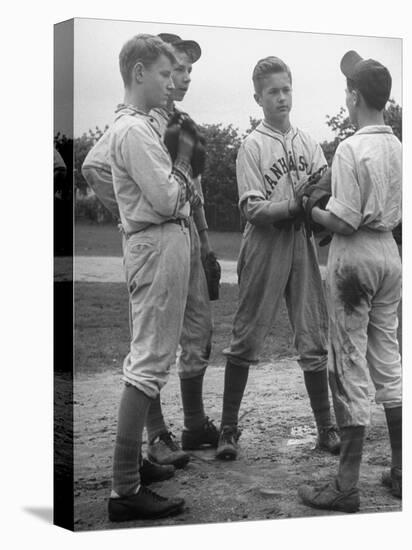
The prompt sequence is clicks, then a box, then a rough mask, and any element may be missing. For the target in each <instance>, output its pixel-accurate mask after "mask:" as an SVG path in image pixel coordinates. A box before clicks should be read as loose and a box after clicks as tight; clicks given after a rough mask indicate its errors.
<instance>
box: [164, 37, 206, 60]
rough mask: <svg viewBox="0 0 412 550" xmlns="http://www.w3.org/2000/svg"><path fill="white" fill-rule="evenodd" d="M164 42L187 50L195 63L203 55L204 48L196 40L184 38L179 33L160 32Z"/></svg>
mask: <svg viewBox="0 0 412 550" xmlns="http://www.w3.org/2000/svg"><path fill="white" fill-rule="evenodd" d="M157 36H158V37H159V38H160V39H161V40H163V42H167V43H168V44H171V45H172V46H175V47H177V48H179V49H182V50H184V51H185V53H186V54H187V55H188V56H189V57H190V60H191V62H192V63H195V62H196V61H197V60H198V59H199V57H200V56H201V55H202V50H201V49H200V46H199V44H198V43H197V42H195V41H194V40H182V39H181V38H180V36H177V34H169V33H165V32H164V33H160V34H158V35H157Z"/></svg>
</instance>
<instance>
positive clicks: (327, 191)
mask: <svg viewBox="0 0 412 550" xmlns="http://www.w3.org/2000/svg"><path fill="white" fill-rule="evenodd" d="M331 175H332V172H331V170H330V168H327V169H326V170H325V169H323V168H322V169H321V170H319V171H318V172H315V173H314V174H312V175H311V177H310V178H309V180H308V182H307V184H306V185H305V187H304V189H303V190H302V199H303V197H306V200H305V201H303V208H304V210H305V216H306V223H307V224H308V225H309V227H310V229H311V230H312V231H313V233H315V234H316V233H322V232H325V228H324V227H323V225H320V224H318V223H315V222H314V221H313V219H312V210H313V208H314V207H315V206H318V207H319V208H322V210H324V209H325V208H326V204H327V202H328V200H329V199H330V197H331V181H332V178H331ZM331 239H332V236H331V235H330V234H329V233H328V234H327V235H326V236H325V237H324V238H323V239H322V240H321V241H320V243H319V245H320V246H325V245H326V244H328V243H329V242H330V241H331Z"/></svg>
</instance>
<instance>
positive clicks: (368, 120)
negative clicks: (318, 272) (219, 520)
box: [299, 51, 402, 512]
mask: <svg viewBox="0 0 412 550" xmlns="http://www.w3.org/2000/svg"><path fill="white" fill-rule="evenodd" d="M341 71H342V72H343V74H344V75H345V77H346V83H347V89H346V106H347V109H348V112H349V117H350V120H351V122H352V124H354V125H355V126H356V127H357V132H356V133H355V134H354V135H353V136H351V137H349V138H347V139H346V140H345V141H343V142H342V143H341V144H340V145H339V147H338V148H337V150H336V154H335V157H334V160H333V164H332V196H331V198H330V200H329V202H328V203H327V205H326V210H321V209H320V208H318V207H315V208H313V210H312V218H313V220H314V221H315V222H317V223H320V224H322V225H323V226H324V227H326V228H327V229H329V230H330V231H332V232H333V233H334V236H333V240H332V243H331V246H330V250H329V258H328V265H327V287H326V288H327V300H328V312H329V350H330V351H329V364H328V368H329V377H330V381H331V388H332V393H333V400H334V407H335V414H336V420H337V423H338V426H339V428H340V433H341V440H342V443H341V452H340V463H339V469H338V473H337V476H336V478H335V479H334V480H333V482H331V483H328V484H326V485H324V486H322V487H320V488H313V487H310V486H303V487H301V488H300V490H299V495H300V497H301V499H302V500H303V502H304V503H305V504H307V505H308V506H312V507H314V508H322V509H326V510H339V511H343V512H356V511H357V510H358V509H359V505H360V499H359V489H358V481H359V471H360V465H361V460H362V448H363V441H364V435H365V426H367V425H368V424H369V422H370V408H369V398H368V373H369V375H370V377H371V379H372V381H373V384H374V386H375V390H376V394H375V398H376V401H377V403H382V405H383V407H384V409H385V415H386V420H387V424H388V430H389V439H390V444H391V450H392V466H391V470H390V471H388V472H385V473H384V474H383V477H382V481H383V483H384V484H385V485H387V486H388V487H389V488H390V490H391V492H392V494H393V495H394V496H395V497H398V498H401V497H402V387H401V362H400V354H399V346H398V341H397V326H398V316H397V311H398V306H399V302H400V298H401V260H400V256H399V251H398V247H397V245H396V243H395V240H394V238H393V235H392V229H393V228H394V227H395V226H396V225H397V224H398V223H399V222H400V219H401V182H402V177H401V166H402V159H401V154H402V153H401V143H400V141H399V140H398V138H397V137H396V136H395V135H394V134H393V132H392V129H391V128H390V127H389V126H386V125H385V122H384V118H383V110H384V108H385V105H386V102H387V101H388V99H389V95H390V91H391V83H392V80H391V75H390V73H389V71H388V69H387V68H386V67H384V66H383V65H382V64H381V63H379V62H378V61H375V60H373V59H367V60H365V59H362V58H361V57H360V56H359V54H357V53H356V52H354V51H349V52H347V53H346V54H345V55H344V56H343V58H342V60H341Z"/></svg>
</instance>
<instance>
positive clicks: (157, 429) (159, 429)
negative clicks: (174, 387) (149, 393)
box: [146, 394, 168, 443]
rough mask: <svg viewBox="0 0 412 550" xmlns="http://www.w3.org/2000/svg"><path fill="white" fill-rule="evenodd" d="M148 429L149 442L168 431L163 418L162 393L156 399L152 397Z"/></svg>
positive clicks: (147, 423)
mask: <svg viewBox="0 0 412 550" xmlns="http://www.w3.org/2000/svg"><path fill="white" fill-rule="evenodd" d="M146 430H147V439H148V441H149V443H150V442H151V441H153V440H154V439H155V438H156V437H157V436H158V435H160V434H162V433H164V432H167V431H168V429H167V426H166V424H165V420H164V418H163V412H162V405H161V403H160V394H159V395H158V396H157V397H156V399H152V401H151V403H150V407H149V410H148V412H147V418H146Z"/></svg>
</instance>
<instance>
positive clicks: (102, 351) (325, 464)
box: [54, 18, 402, 531]
mask: <svg viewBox="0 0 412 550" xmlns="http://www.w3.org/2000/svg"><path fill="white" fill-rule="evenodd" d="M71 48H72V50H71ZM239 52H241V55H239ZM68 67H71V68H72V71H70V70H68ZM54 93H55V96H54V97H55V113H54V154H55V158H54V170H55V186H56V187H55V256H56V258H55V288H56V291H55V292H56V296H57V297H61V299H62V301H63V302H64V299H65V298H64V296H65V292H66V294H67V290H69V297H70V299H71V298H72V291H73V318H72V319H70V318H69V317H67V318H66V320H67V322H68V323H69V324H70V322H72V323H73V324H74V353H73V357H71V356H70V353H69V354H68V355H67V356H66V357H67V358H68V361H67V362H65V361H60V362H59V363H58V364H57V365H56V364H55V377H56V378H55V392H56V393H55V399H56V401H55V407H56V411H55V461H56V465H55V467H56V472H57V473H56V476H57V477H56V483H57V485H56V487H57V488H59V487H63V485H64V480H63V481H62V480H61V479H60V477H63V478H64V477H65V476H68V479H69V481H70V483H69V485H68V486H66V489H68V490H73V495H74V508H73V510H72V512H71V511H70V510H68V509H67V503H65V502H63V500H64V498H62V497H63V495H65V494H66V493H65V492H62V493H61V494H57V495H56V494H55V506H56V512H57V521H56V523H57V524H61V525H63V526H69V527H70V526H71V528H73V529H74V530H75V531H84V530H99V529H114V528H118V527H122V528H125V527H130V528H132V527H133V528H135V527H146V526H163V525H188V524H189V525H190V524H205V523H223V522H246V521H252V520H265V519H268V520H269V519H271V520H276V519H291V518H300V517H313V516H325V515H327V516H330V515H333V514H340V515H342V514H354V513H359V514H362V513H368V514H370V513H381V512H397V511H401V509H402V381H401V355H400V353H401V345H402V337H401V335H402V315H401V274H402V268H401V246H402V223H401V222H402V216H401V209H402V207H401V199H402V153H401V150H402V145H401V144H402V40H401V39H400V38H397V37H391V38H389V37H370V36H355V35H335V34H326V33H324V34H321V33H319V34H318V33H309V32H308V33H302V32H291V31H289V32H285V31H275V30H259V29H242V28H228V27H225V28H220V27H211V26H201V25H198V26H194V25H183V24H181V25H177V24H166V23H162V22H159V23H144V22H139V21H119V20H102V19H92V18H84V19H82V18H75V19H73V20H69V21H66V22H63V23H60V24H57V25H56V26H55V90H54ZM68 105H72V106H73V110H72V111H71V110H70V109H65V108H64V107H65V106H66V107H67V106H68ZM59 107H61V108H59ZM71 204H73V209H74V228H73V233H72V232H71V227H70V223H69V222H70V220H69V221H68V218H67V215H66V214H67V208H66V206H67V205H71ZM69 214H70V215H72V212H71V210H70V212H69ZM68 224H69V228H68V227H67V226H68ZM65 228H66V229H69V231H65ZM64 237H68V238H66V239H65V238H64ZM72 251H73V258H72V259H71V258H70V256H71V255H72ZM68 268H69V272H68V271H67V269H68ZM71 268H72V269H73V273H72V281H71V280H70V269H71ZM60 293H61V294H60ZM55 322H56V320H55ZM64 326H66V325H65V324H61V325H59V328H58V329H57V332H56V334H57V336H56V337H57V340H56V342H57V343H58V345H64V344H63V343H62V341H61V338H60V334H61V333H64V332H65V329H64V328H63V327H64ZM66 328H67V327H66ZM69 358H70V360H69ZM71 359H72V360H73V362H72V360H71ZM71 384H73V395H72V396H71V397H72V401H73V409H72V410H70V413H69V415H68V417H67V416H66V417H65V416H64V413H63V416H62V417H59V413H62V408H65V407H68V406H69V401H70V400H69V399H68V396H67V395H65V388H66V390H67V388H68V387H70V386H71ZM69 396H70V392H69ZM71 422H72V426H73V428H72V432H71V429H70V426H68V424H70V423H71ZM67 429H68V431H67ZM71 438H72V439H73V447H72V448H70V450H72V453H73V457H72V458H73V472H71V474H72V476H73V477H71V475H70V472H69V473H68V470H70V468H69V469H68V470H67V471H66V468H67V467H68V466H67V464H65V461H66V460H68V459H70V450H69V451H68V449H67V446H69V447H70V445H71ZM59 476H60V477H59ZM72 479H73V485H71V480H72ZM66 481H67V480H66ZM59 483H63V485H59ZM64 514H68V516H67V518H66V519H65V518H64V517H61V515H63V516H64ZM71 524H72V525H71Z"/></svg>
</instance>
